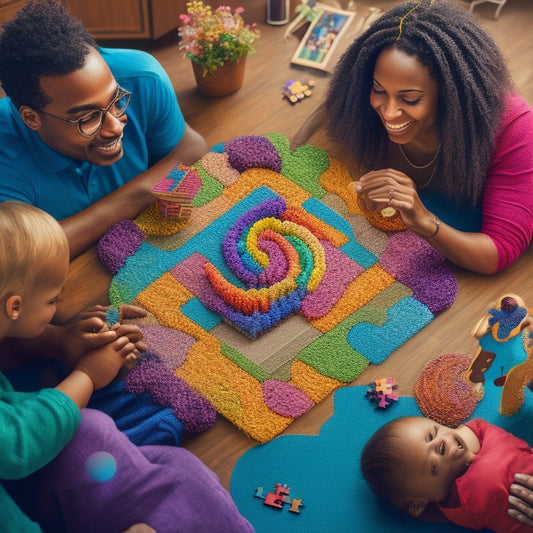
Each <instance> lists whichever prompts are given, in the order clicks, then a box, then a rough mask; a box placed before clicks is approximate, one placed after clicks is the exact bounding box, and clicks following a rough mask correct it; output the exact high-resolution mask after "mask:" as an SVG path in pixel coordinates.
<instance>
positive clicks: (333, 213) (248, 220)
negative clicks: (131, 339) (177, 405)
mask: <svg viewBox="0 0 533 533" xmlns="http://www.w3.org/2000/svg"><path fill="white" fill-rule="evenodd" d="M192 172H195V173H197V174H198V176H200V178H201V180H202V188H201V189H200V191H199V192H198V194H197V195H196V196H195V198H194V200H193V202H192V203H193V205H194V206H195V208H194V210H193V212H192V215H191V218H190V221H189V223H188V224H187V225H186V226H185V227H183V228H182V229H181V230H179V231H178V230H176V231H175V232H174V233H172V234H167V230H168V227H167V226H165V224H164V222H165V221H161V218H160V217H161V215H160V213H159V212H158V211H157V209H147V210H146V211H144V212H143V213H141V215H140V216H139V217H137V218H136V219H135V220H134V221H131V220H126V221H122V222H121V223H119V224H117V225H116V226H115V227H113V228H112V229H111V230H110V231H109V232H108V233H107V234H106V235H105V236H104V237H103V238H102V240H101V241H100V243H99V246H98V252H99V255H100V259H101V261H102V263H103V264H104V265H106V266H107V268H109V270H110V271H111V272H112V273H113V274H114V278H113V280H112V283H111V287H110V291H109V297H110V301H111V303H112V305H113V306H114V308H116V307H117V306H118V305H119V304H120V303H123V302H127V303H133V302H135V303H136V304H138V305H141V306H144V307H145V308H146V309H148V310H149V311H150V312H151V313H152V314H153V315H154V316H155V317H156V318H157V320H158V321H159V325H160V327H161V328H170V329H173V330H176V331H178V332H180V333H181V334H184V335H186V336H187V338H188V339H192V345H191V346H190V347H189V349H188V350H187V353H186V355H185V357H184V358H183V357H181V358H180V359H179V360H173V362H172V363H169V362H167V363H165V364H166V365H167V366H168V367H169V368H171V367H173V368H172V370H173V372H174V373H175V375H176V376H178V377H180V378H181V379H183V380H184V381H185V382H187V383H188V384H189V385H190V386H191V387H192V388H193V389H194V390H196V391H198V392H200V393H201V394H202V395H204V396H205V397H206V398H207V399H209V401H211V402H212V404H213V405H214V407H215V408H216V410H217V411H218V412H219V413H221V414H223V415H224V416H225V417H226V418H228V419H229V420H230V421H231V422H233V423H234V424H235V425H237V426H238V427H239V428H241V429H242V430H243V431H244V432H245V433H246V434H247V435H249V436H251V437H252V438H254V439H256V440H258V441H261V442H266V441H268V440H270V439H272V438H273V437H274V436H276V435H277V434H279V433H280V432H281V431H283V430H284V429H285V428H286V427H287V426H288V425H289V424H290V423H291V422H292V421H293V420H294V419H295V418H297V417H298V416H300V415H301V414H303V413H305V412H306V411H308V410H309V409H310V408H312V407H313V406H314V405H315V404H316V403H318V402H320V401H321V400H322V399H324V398H325V397H326V396H327V395H328V394H329V393H330V392H332V391H333V390H335V389H336V388H338V387H340V386H342V385H344V384H347V383H350V382H352V381H353V380H354V379H355V378H356V377H357V376H358V375H359V374H360V373H361V372H362V371H363V370H364V369H365V368H366V367H367V366H368V364H369V363H370V362H372V363H376V364H377V363H380V362H381V361H383V360H384V359H385V358H386V357H388V355H390V354H391V353H392V352H393V351H394V350H395V349H396V348H397V347H399V346H400V345H402V344H403V343H404V342H405V341H406V340H407V339H409V338H410V337H411V336H413V335H414V334H416V333H417V332H418V331H419V330H420V329H421V328H423V327H424V326H425V325H427V324H428V323H429V322H430V321H431V320H432V319H433V316H434V314H435V313H437V312H439V311H442V310H443V309H446V308H447V307H449V306H450V305H451V304H452V303H453V301H454V299H455V296H456V293H457V284H456V280H455V277H454V276H453V274H452V273H451V271H450V270H449V269H448V267H447V265H446V263H445V261H444V259H443V257H442V256H440V254H438V253H437V252H436V251H435V250H434V249H433V248H431V247H430V246H429V245H428V244H427V243H426V242H425V241H424V240H423V239H421V238H420V237H418V236H417V235H415V234H413V233H411V232H409V231H402V232H395V233H390V232H385V231H383V230H380V229H378V228H376V227H374V226H373V225H372V224H370V223H369V222H368V220H367V218H366V217H365V216H364V214H363V213H362V212H361V210H360V208H359V207H358V205H357V198H356V195H355V194H354V193H353V190H350V189H349V188H348V184H349V183H350V182H351V177H350V175H349V173H348V171H347V168H346V167H345V166H344V165H343V164H341V163H339V162H338V161H335V160H333V159H331V158H330V157H329V156H328V154H327V153H326V152H324V151H323V150H320V149H318V148H315V147H313V146H309V145H304V146H300V147H299V148H297V149H296V150H294V151H291V150H290V147H289V141H288V139H287V138H286V137H284V136H283V135H280V134H277V133H271V134H268V135H264V136H247V137H238V138H236V139H233V140H232V141H230V142H228V143H220V144H217V145H216V146H215V147H214V148H213V149H212V150H211V151H210V152H209V153H208V154H206V155H205V156H204V157H203V158H202V159H201V160H200V161H198V162H197V163H196V164H195V165H193V168H192ZM173 220H174V221H175V220H176V219H173ZM161 222H163V223H162V224H161V226H162V231H161V232H160V234H159V235H158V234H157V228H158V225H159V224H160V223H161ZM407 251H408V253H407Z"/></svg>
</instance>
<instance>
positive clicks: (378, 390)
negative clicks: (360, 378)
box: [366, 377, 398, 409]
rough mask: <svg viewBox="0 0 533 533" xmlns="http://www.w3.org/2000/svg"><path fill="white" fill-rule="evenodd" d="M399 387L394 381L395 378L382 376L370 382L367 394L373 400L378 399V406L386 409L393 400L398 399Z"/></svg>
mask: <svg viewBox="0 0 533 533" xmlns="http://www.w3.org/2000/svg"><path fill="white" fill-rule="evenodd" d="M397 389H398V385H396V384H395V383H394V378H392V377H387V378H381V379H377V380H376V381H374V382H373V383H371V384H370V390H369V391H367V393H366V396H367V397H369V398H370V399H371V400H373V401H378V406H379V407H381V408H382V409H385V408H386V407H388V406H389V405H390V404H391V402H393V401H394V402H395V401H397V400H398V393H397V392H396V390H397Z"/></svg>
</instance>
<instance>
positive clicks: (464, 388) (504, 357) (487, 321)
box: [415, 294, 533, 426]
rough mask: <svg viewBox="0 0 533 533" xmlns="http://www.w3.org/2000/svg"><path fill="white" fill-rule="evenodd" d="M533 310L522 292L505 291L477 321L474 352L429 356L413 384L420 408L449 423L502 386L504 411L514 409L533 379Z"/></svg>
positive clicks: (454, 423)
mask: <svg viewBox="0 0 533 533" xmlns="http://www.w3.org/2000/svg"><path fill="white" fill-rule="evenodd" d="M530 322H531V316H530V314H529V312H528V310H527V308H526V306H525V304H524V301H523V300H522V298H520V297H519V296H517V295H515V294H505V295H503V296H501V297H500V298H498V300H497V302H496V304H495V305H494V307H491V308H490V309H489V310H488V311H487V313H486V314H485V315H484V316H483V317H482V318H481V319H480V320H479V321H478V322H477V324H476V325H475V327H474V328H473V330H472V335H473V336H474V337H475V338H476V339H478V340H479V347H478V349H477V350H476V353H475V355H474V357H472V358H469V357H468V356H465V355H458V354H443V355H440V356H439V357H437V358H436V359H434V360H432V361H430V362H429V363H428V364H427V365H426V367H425V369H424V370H423V372H422V373H421V375H420V376H419V378H418V380H417V383H416V385H415V398H416V401H417V403H418V405H419V407H420V410H421V411H422V413H423V414H424V415H425V416H427V417H429V418H432V419H433V420H436V421H438V422H440V423H441V424H445V425H449V426H457V425H459V424H460V423H462V422H463V421H464V420H466V419H467V418H469V417H470V415H471V414H472V413H473V411H474V409H475V408H476V407H477V405H478V403H479V402H480V401H481V400H482V399H483V396H484V394H485V392H487V390H488V388H490V387H501V399H500V409H499V412H500V414H502V415H504V416H512V415H514V414H515V413H516V412H517V411H518V410H519V409H520V407H521V406H522V404H523V403H524V400H525V388H526V386H527V385H528V384H529V383H530V382H531V381H532V380H533V347H532V346H531V344H532V343H531V335H525V334H524V330H525V328H526V327H528V326H529V325H530Z"/></svg>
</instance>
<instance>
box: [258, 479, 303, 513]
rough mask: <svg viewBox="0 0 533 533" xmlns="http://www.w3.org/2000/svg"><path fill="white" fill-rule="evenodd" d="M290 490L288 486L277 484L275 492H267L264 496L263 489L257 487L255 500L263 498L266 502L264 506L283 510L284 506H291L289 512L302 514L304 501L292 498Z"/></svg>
mask: <svg viewBox="0 0 533 533" xmlns="http://www.w3.org/2000/svg"><path fill="white" fill-rule="evenodd" d="M290 490H291V489H290V488H289V487H288V486H287V485H282V484H281V483H276V487H275V492H267V493H266V494H263V487H257V488H256V489H255V494H254V497H255V498H261V499H262V500H264V502H263V504H264V505H268V506H270V507H275V508H276V509H282V508H283V505H284V504H290V507H289V509H288V510H289V512H291V513H296V514H300V507H305V506H304V505H303V504H302V499H301V498H300V499H298V498H291V497H290V496H289V494H290Z"/></svg>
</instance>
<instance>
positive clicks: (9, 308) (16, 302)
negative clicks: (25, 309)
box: [6, 294, 22, 320]
mask: <svg viewBox="0 0 533 533" xmlns="http://www.w3.org/2000/svg"><path fill="white" fill-rule="evenodd" d="M21 304H22V297H21V296H19V295H18V294H13V295H12V296H10V297H9V298H8V299H7V300H6V314H7V316H8V317H9V318H10V319H11V320H17V319H18V317H19V316H20V308H21Z"/></svg>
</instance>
